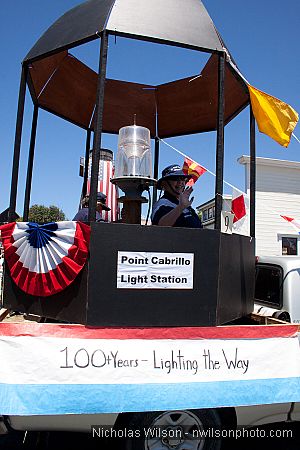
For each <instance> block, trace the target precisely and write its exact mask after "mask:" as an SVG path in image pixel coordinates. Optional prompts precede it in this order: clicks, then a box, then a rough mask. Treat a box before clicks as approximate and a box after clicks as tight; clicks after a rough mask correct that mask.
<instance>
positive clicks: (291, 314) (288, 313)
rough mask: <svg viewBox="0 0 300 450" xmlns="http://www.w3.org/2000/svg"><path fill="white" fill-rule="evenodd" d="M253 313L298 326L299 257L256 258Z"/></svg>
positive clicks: (299, 304) (299, 312) (299, 300)
mask: <svg viewBox="0 0 300 450" xmlns="http://www.w3.org/2000/svg"><path fill="white" fill-rule="evenodd" d="M255 312H256V313H258V314H262V315H269V316H273V317H276V318H278V319H281V320H284V321H286V322H292V323H299V324H300V256H259V257H257V261H256V277H255Z"/></svg>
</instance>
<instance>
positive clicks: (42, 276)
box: [0, 221, 90, 297]
mask: <svg viewBox="0 0 300 450" xmlns="http://www.w3.org/2000/svg"><path fill="white" fill-rule="evenodd" d="M0 230H1V237H2V242H3V247H4V257H5V260H6V262H7V265H8V268H9V270H10V276H11V278H12V279H13V281H14V282H15V283H16V285H17V286H18V287H19V288H20V289H22V291H24V292H26V294H30V295H34V296H39V297H48V296H50V295H54V294H57V293H58V292H61V291H62V290H63V289H65V288H66V287H67V286H69V285H70V284H71V283H72V282H73V281H74V279H75V278H76V276H77V275H78V273H79V272H80V271H81V269H82V268H83V266H84V264H85V262H86V259H87V256H88V248H89V239H90V227H89V226H88V225H85V224H83V223H81V222H72V221H63V222H51V223H47V224H45V225H38V224H37V223H33V222H13V223H8V224H5V225H2V226H1V227H0Z"/></svg>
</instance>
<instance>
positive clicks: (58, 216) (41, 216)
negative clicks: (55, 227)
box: [28, 205, 66, 223]
mask: <svg viewBox="0 0 300 450" xmlns="http://www.w3.org/2000/svg"><path fill="white" fill-rule="evenodd" d="M65 219H66V216H65V213H64V212H63V211H62V210H61V209H59V208H58V207H57V206H54V205H50V206H44V205H32V206H31V207H30V208H29V215H28V220H29V222H37V223H49V222H58V221H60V220H65Z"/></svg>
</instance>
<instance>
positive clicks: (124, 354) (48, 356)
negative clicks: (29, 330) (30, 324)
mask: <svg viewBox="0 0 300 450" xmlns="http://www.w3.org/2000/svg"><path fill="white" fill-rule="evenodd" d="M0 355H5V364H4V365H3V367H1V370H0V373H1V383H8V384H11V383H13V384H14V383H15V384H18V383H19V384H20V383H21V384H35V383H37V384H40V383H42V384H52V383H59V384H116V383H120V382H121V383H122V384H144V383H193V382H213V381H230V380H232V381H233V380H254V379H259V378H260V379H270V378H274V377H276V378H285V377H298V376H299V374H300V352H299V346H298V340H297V339H294V340H293V339H290V338H281V339H277V338H274V339H265V340H255V339H253V340H252V339H250V340H239V339H236V340H218V339H214V340H205V339H203V340H189V339H186V340H176V341H172V340H150V341H149V340H130V341H128V340H100V341H99V340H94V339H85V340H83V339H76V338H73V339H68V338H63V339H60V338H50V337H47V338H46V337H40V338H39V337H35V338H31V337H27V336H20V337H12V336H11V337H6V338H5V339H3V340H2V341H0ZM21 355H22V357H21ZM278 355H280V358H278Z"/></svg>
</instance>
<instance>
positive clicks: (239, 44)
mask: <svg viewBox="0 0 300 450" xmlns="http://www.w3.org/2000/svg"><path fill="white" fill-rule="evenodd" d="M162 1H163V0H162ZM182 1H183V3H184V0H182ZM79 3H81V1H77V0H63V1H62V0H43V1H40V0H26V1H24V0H13V1H8V0H2V1H1V17H2V21H1V22H2V24H1V28H0V37H1V39H0V42H1V56H2V63H1V67H0V77H1V97H0V118H1V120H0V152H1V153H0V155H1V159H0V212H1V211H2V210H4V209H5V208H6V207H7V206H8V204H9V195H10V179H11V167H12V156H13V144H14V134H15V121H16V112H17V101H18V91H19V80H20V69H21V61H22V59H23V58H24V57H25V56H26V54H27V52H28V51H29V50H30V48H31V47H32V46H33V45H34V43H35V42H36V41H37V39H38V38H39V37H40V36H41V35H42V34H43V32H44V31H46V29H47V28H48V27H49V26H50V25H51V24H52V23H53V22H54V21H55V20H56V19H57V18H59V17H60V16H61V15H62V14H63V13H64V12H66V11H67V10H69V9H71V8H72V7H74V6H76V5H77V4H79ZM203 3H204V5H205V7H206V9H207V10H208V12H209V14H210V16H211V18H212V19H213V21H214V23H215V25H216V27H217V29H218V30H219V32H220V34H221V36H222V37H223V39H224V41H225V43H226V45H227V47H228V48H229V50H230V52H231V53H232V55H233V57H234V58H235V60H236V62H237V64H238V66H239V68H240V70H241V72H242V73H243V75H244V76H245V78H246V79H247V80H248V81H249V82H250V83H251V84H253V85H254V86H255V87H257V88H259V89H261V90H264V91H266V92H268V93H269V94H271V95H274V96H275V97H278V98H280V99H281V100H284V101H286V102H287V103H289V104H290V105H291V106H293V107H294V108H295V109H296V111H298V112H300V98H299V86H300V83H299V81H300V62H299V50H298V42H299V36H300V31H299V15H300V3H299V0H290V1H289V2H282V1H279V0H273V1H272V0H264V1H261V0H252V1H251V2H244V1H240V0H204V2H203ZM70 52H71V53H72V54H74V55H75V56H77V57H79V58H80V59H81V60H83V61H84V62H85V63H86V64H88V65H89V66H90V67H92V68H94V69H95V70H96V69H97V66H98V53H99V43H98V42H94V43H90V44H88V45H86V46H82V47H80V48H78V49H73V50H71V51H70ZM206 59H207V56H206V55H203V54H199V53H198V52H193V51H188V50H183V49H176V48H173V47H167V46H162V45H154V44H150V43H141V42H137V41H133V40H126V39H120V38H118V39H117V43H116V44H115V43H114V40H113V38H112V39H111V41H110V45H109V54H108V72H107V76H108V77H110V78H116V79H125V80H129V81H136V82H142V83H149V84H150V83H154V84H159V83H162V82H167V81H172V80H175V79H178V78H182V77H185V76H190V75H194V74H197V73H199V72H200V70H201V68H202V66H203V63H204V61H205V60H206ZM155 61H157V63H155ZM31 118H32V103H31V99H30V95H29V93H27V96H26V107H25V116H24V125H23V136H22V148H21V162H20V173H19V185H18V197H17V212H18V213H19V214H20V215H21V214H22V212H23V201H24V185H25V177H26V166H27V155H28V147H29V137H30V129H31ZM248 123H249V111H248V108H247V109H246V110H245V111H243V112H242V113H241V114H240V115H239V116H238V117H237V118H235V119H234V120H233V121H232V122H231V123H230V124H229V125H228V126H227V127H226V128H225V172H224V178H225V180H226V181H228V182H229V183H231V184H233V185H235V186H237V187H238V188H240V189H244V168H243V167H242V166H240V165H239V164H238V163H237V158H238V157H240V156H241V155H242V154H246V155H248V154H249V125H248ZM295 134H296V135H297V136H298V137H300V128H299V125H298V126H297V127H296V129H295ZM215 141H216V135H215V133H206V134H202V135H193V136H188V137H180V138H173V139H169V140H168V142H169V143H170V144H172V145H173V146H175V147H176V148H178V149H179V150H181V151H182V152H183V153H185V154H187V155H190V156H191V157H192V158H193V159H195V160H196V161H198V162H199V163H200V164H202V165H204V166H205V167H207V168H208V169H209V170H211V171H213V172H214V171H215ZM102 146H103V147H106V148H110V149H111V150H113V152H114V154H116V151H117V137H116V136H109V135H104V136H103V141H102ZM84 148H85V132H84V131H83V130H81V129H80V128H78V127H75V126H74V125H71V124H69V123H68V122H66V121H63V120H61V119H59V118H57V117H55V116H53V115H50V114H48V113H46V112H43V111H41V112H40V115H39V124H38V130H37V142H36V155H35V165H34V173H33V185H32V196H31V204H35V203H38V204H44V205H46V206H49V205H50V204H54V205H57V206H59V207H60V208H61V209H62V210H63V211H64V212H65V214H66V216H67V218H69V219H72V217H73V215H74V214H75V212H76V210H77V207H78V202H79V197H80V192H81V184H82V178H80V177H79V176H78V169H79V158H80V156H83V155H84ZM257 155H258V156H262V157H267V158H277V159H287V160H292V161H300V144H299V143H298V142H297V141H296V140H295V139H293V138H292V141H291V143H290V146H289V147H288V148H287V149H285V148H283V147H281V146H280V145H278V144H277V143H275V142H274V141H272V140H271V139H270V138H268V137H267V136H264V135H262V134H261V133H259V132H258V131H257ZM173 162H174V163H179V164H182V162H183V161H182V157H181V156H180V155H178V154H177V153H176V152H174V151H173V150H171V149H170V148H169V147H166V146H164V145H162V147H161V160H160V170H162V169H163V168H164V167H165V166H166V165H168V164H171V163H173ZM214 181H215V180H214V177H213V176H211V175H209V174H205V175H203V176H202V177H201V179H200V180H199V181H198V182H197V184H196V186H195V191H194V195H195V200H194V206H196V205H198V204H199V203H202V202H204V201H206V200H208V199H209V198H211V197H212V196H213V195H214ZM224 192H225V193H230V192H229V191H228V188H226V187H225V189H224Z"/></svg>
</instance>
